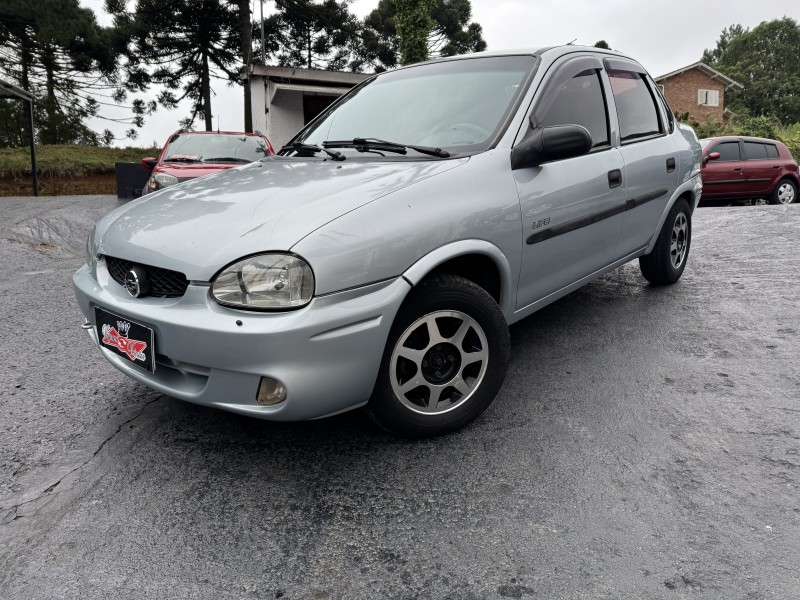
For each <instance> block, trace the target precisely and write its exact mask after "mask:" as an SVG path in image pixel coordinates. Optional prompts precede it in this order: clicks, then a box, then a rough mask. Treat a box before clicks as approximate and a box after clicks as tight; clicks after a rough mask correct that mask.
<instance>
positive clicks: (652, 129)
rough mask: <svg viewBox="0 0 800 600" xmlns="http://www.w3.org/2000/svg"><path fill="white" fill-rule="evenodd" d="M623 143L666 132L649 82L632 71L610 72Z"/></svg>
mask: <svg viewBox="0 0 800 600" xmlns="http://www.w3.org/2000/svg"><path fill="white" fill-rule="evenodd" d="M608 77H609V79H610V80H611V90H612V92H613V94H614V103H615V104H616V105H617V117H618V118H619V129H620V138H621V140H622V142H623V143H625V142H632V141H636V140H637V139H638V138H644V137H653V136H655V135H659V134H661V133H663V131H662V129H661V123H660V121H659V119H658V108H657V107H656V103H655V99H654V98H653V94H652V92H651V91H650V88H649V87H648V85H647V82H645V80H644V79H643V78H642V76H641V75H640V74H639V73H634V72H632V71H614V70H609V71H608Z"/></svg>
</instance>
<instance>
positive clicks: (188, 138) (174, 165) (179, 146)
mask: <svg viewBox="0 0 800 600" xmlns="http://www.w3.org/2000/svg"><path fill="white" fill-rule="evenodd" d="M271 154H275V151H274V150H273V148H272V144H270V143H269V140H268V139H267V138H266V136H264V135H262V134H261V133H259V132H256V133H243V132H237V131H177V132H175V133H173V134H172V135H171V136H170V137H169V139H168V140H167V143H166V144H164V149H163V150H161V154H160V155H159V157H158V158H152V157H148V158H144V159H142V166H143V167H145V168H147V169H152V171H153V172H152V173H151V174H150V177H149V178H148V180H147V183H146V184H145V186H144V190H142V195H144V194H148V193H150V192H155V191H157V190H161V189H164V188H166V187H169V186H171V185H175V184H176V183H181V182H182V181H187V180H189V179H194V178H196V177H202V176H203V175H210V174H212V173H219V172H220V171H225V170H227V169H230V168H231V167H235V166H238V165H243V164H247V163H250V162H253V161H254V160H259V159H261V158H264V157H266V156H270V155H271Z"/></svg>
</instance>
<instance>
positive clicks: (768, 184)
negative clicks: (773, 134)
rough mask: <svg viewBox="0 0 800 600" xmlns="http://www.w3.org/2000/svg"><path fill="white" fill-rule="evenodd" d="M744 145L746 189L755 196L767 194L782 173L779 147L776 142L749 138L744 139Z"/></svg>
mask: <svg viewBox="0 0 800 600" xmlns="http://www.w3.org/2000/svg"><path fill="white" fill-rule="evenodd" d="M742 146H744V158H745V163H744V170H743V173H744V179H745V189H746V190H747V191H748V192H749V193H751V194H752V195H753V196H766V195H767V194H768V193H769V192H770V190H772V187H773V186H774V185H775V182H776V181H777V180H778V177H780V174H781V163H780V160H779V159H778V148H777V147H776V146H775V144H766V143H763V142H751V141H747V140H744V141H742ZM770 155H772V158H770Z"/></svg>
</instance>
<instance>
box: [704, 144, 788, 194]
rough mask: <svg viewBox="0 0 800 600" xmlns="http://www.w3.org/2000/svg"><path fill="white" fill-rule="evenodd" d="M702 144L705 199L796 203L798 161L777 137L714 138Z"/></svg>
mask: <svg viewBox="0 0 800 600" xmlns="http://www.w3.org/2000/svg"><path fill="white" fill-rule="evenodd" d="M700 144H701V145H702V146H703V163H702V164H703V166H702V171H701V172H702V177H703V196H702V199H703V200H709V199H716V198H720V199H721V198H725V199H728V198H731V199H732V198H767V199H768V200H769V202H770V203H771V204H791V203H792V202H797V188H798V184H800V177H798V170H797V163H796V162H795V161H794V159H793V158H792V154H791V153H790V152H789V149H788V148H787V147H786V146H785V145H784V144H783V143H782V142H779V141H777V140H767V139H764V138H756V137H733V136H727V137H715V138H707V139H703V140H700Z"/></svg>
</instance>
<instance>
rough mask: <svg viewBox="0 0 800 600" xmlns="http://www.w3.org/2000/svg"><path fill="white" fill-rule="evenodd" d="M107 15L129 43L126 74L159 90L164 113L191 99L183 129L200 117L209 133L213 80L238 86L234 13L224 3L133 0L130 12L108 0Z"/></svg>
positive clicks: (119, 0) (123, 4)
mask: <svg viewBox="0 0 800 600" xmlns="http://www.w3.org/2000/svg"><path fill="white" fill-rule="evenodd" d="M106 10H107V11H108V12H109V13H111V14H112V15H114V24H115V26H116V27H117V29H118V30H119V31H121V32H124V37H125V38H126V39H127V40H128V43H127V47H126V49H125V53H126V56H127V58H128V65H127V68H128V71H129V75H130V76H132V77H134V78H138V79H140V80H142V81H144V82H145V83H146V84H149V83H156V84H161V85H163V86H164V88H165V89H164V91H162V92H161V93H160V94H159V95H158V102H159V104H161V105H163V106H165V107H167V108H175V107H177V105H178V103H179V102H180V101H181V100H183V99H189V100H191V101H192V112H191V114H190V115H189V116H188V117H187V118H186V119H184V120H183V121H182V122H181V124H182V125H184V126H190V125H191V124H192V123H194V121H195V119H197V118H198V117H200V118H202V119H203V121H204V123H205V128H206V131H211V130H212V129H213V119H212V109H211V96H212V93H213V92H212V89H211V80H212V79H221V80H224V81H226V82H228V83H229V84H232V83H234V82H235V83H240V82H241V64H242V63H241V60H240V56H239V53H240V51H241V50H242V48H241V45H240V40H241V37H240V24H239V21H238V19H239V16H238V14H237V11H236V10H232V8H231V6H230V3H229V2H226V1H224V0H172V1H170V2H163V1H162V0H136V4H135V8H134V11H133V12H128V10H127V7H126V2H125V0H106Z"/></svg>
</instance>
